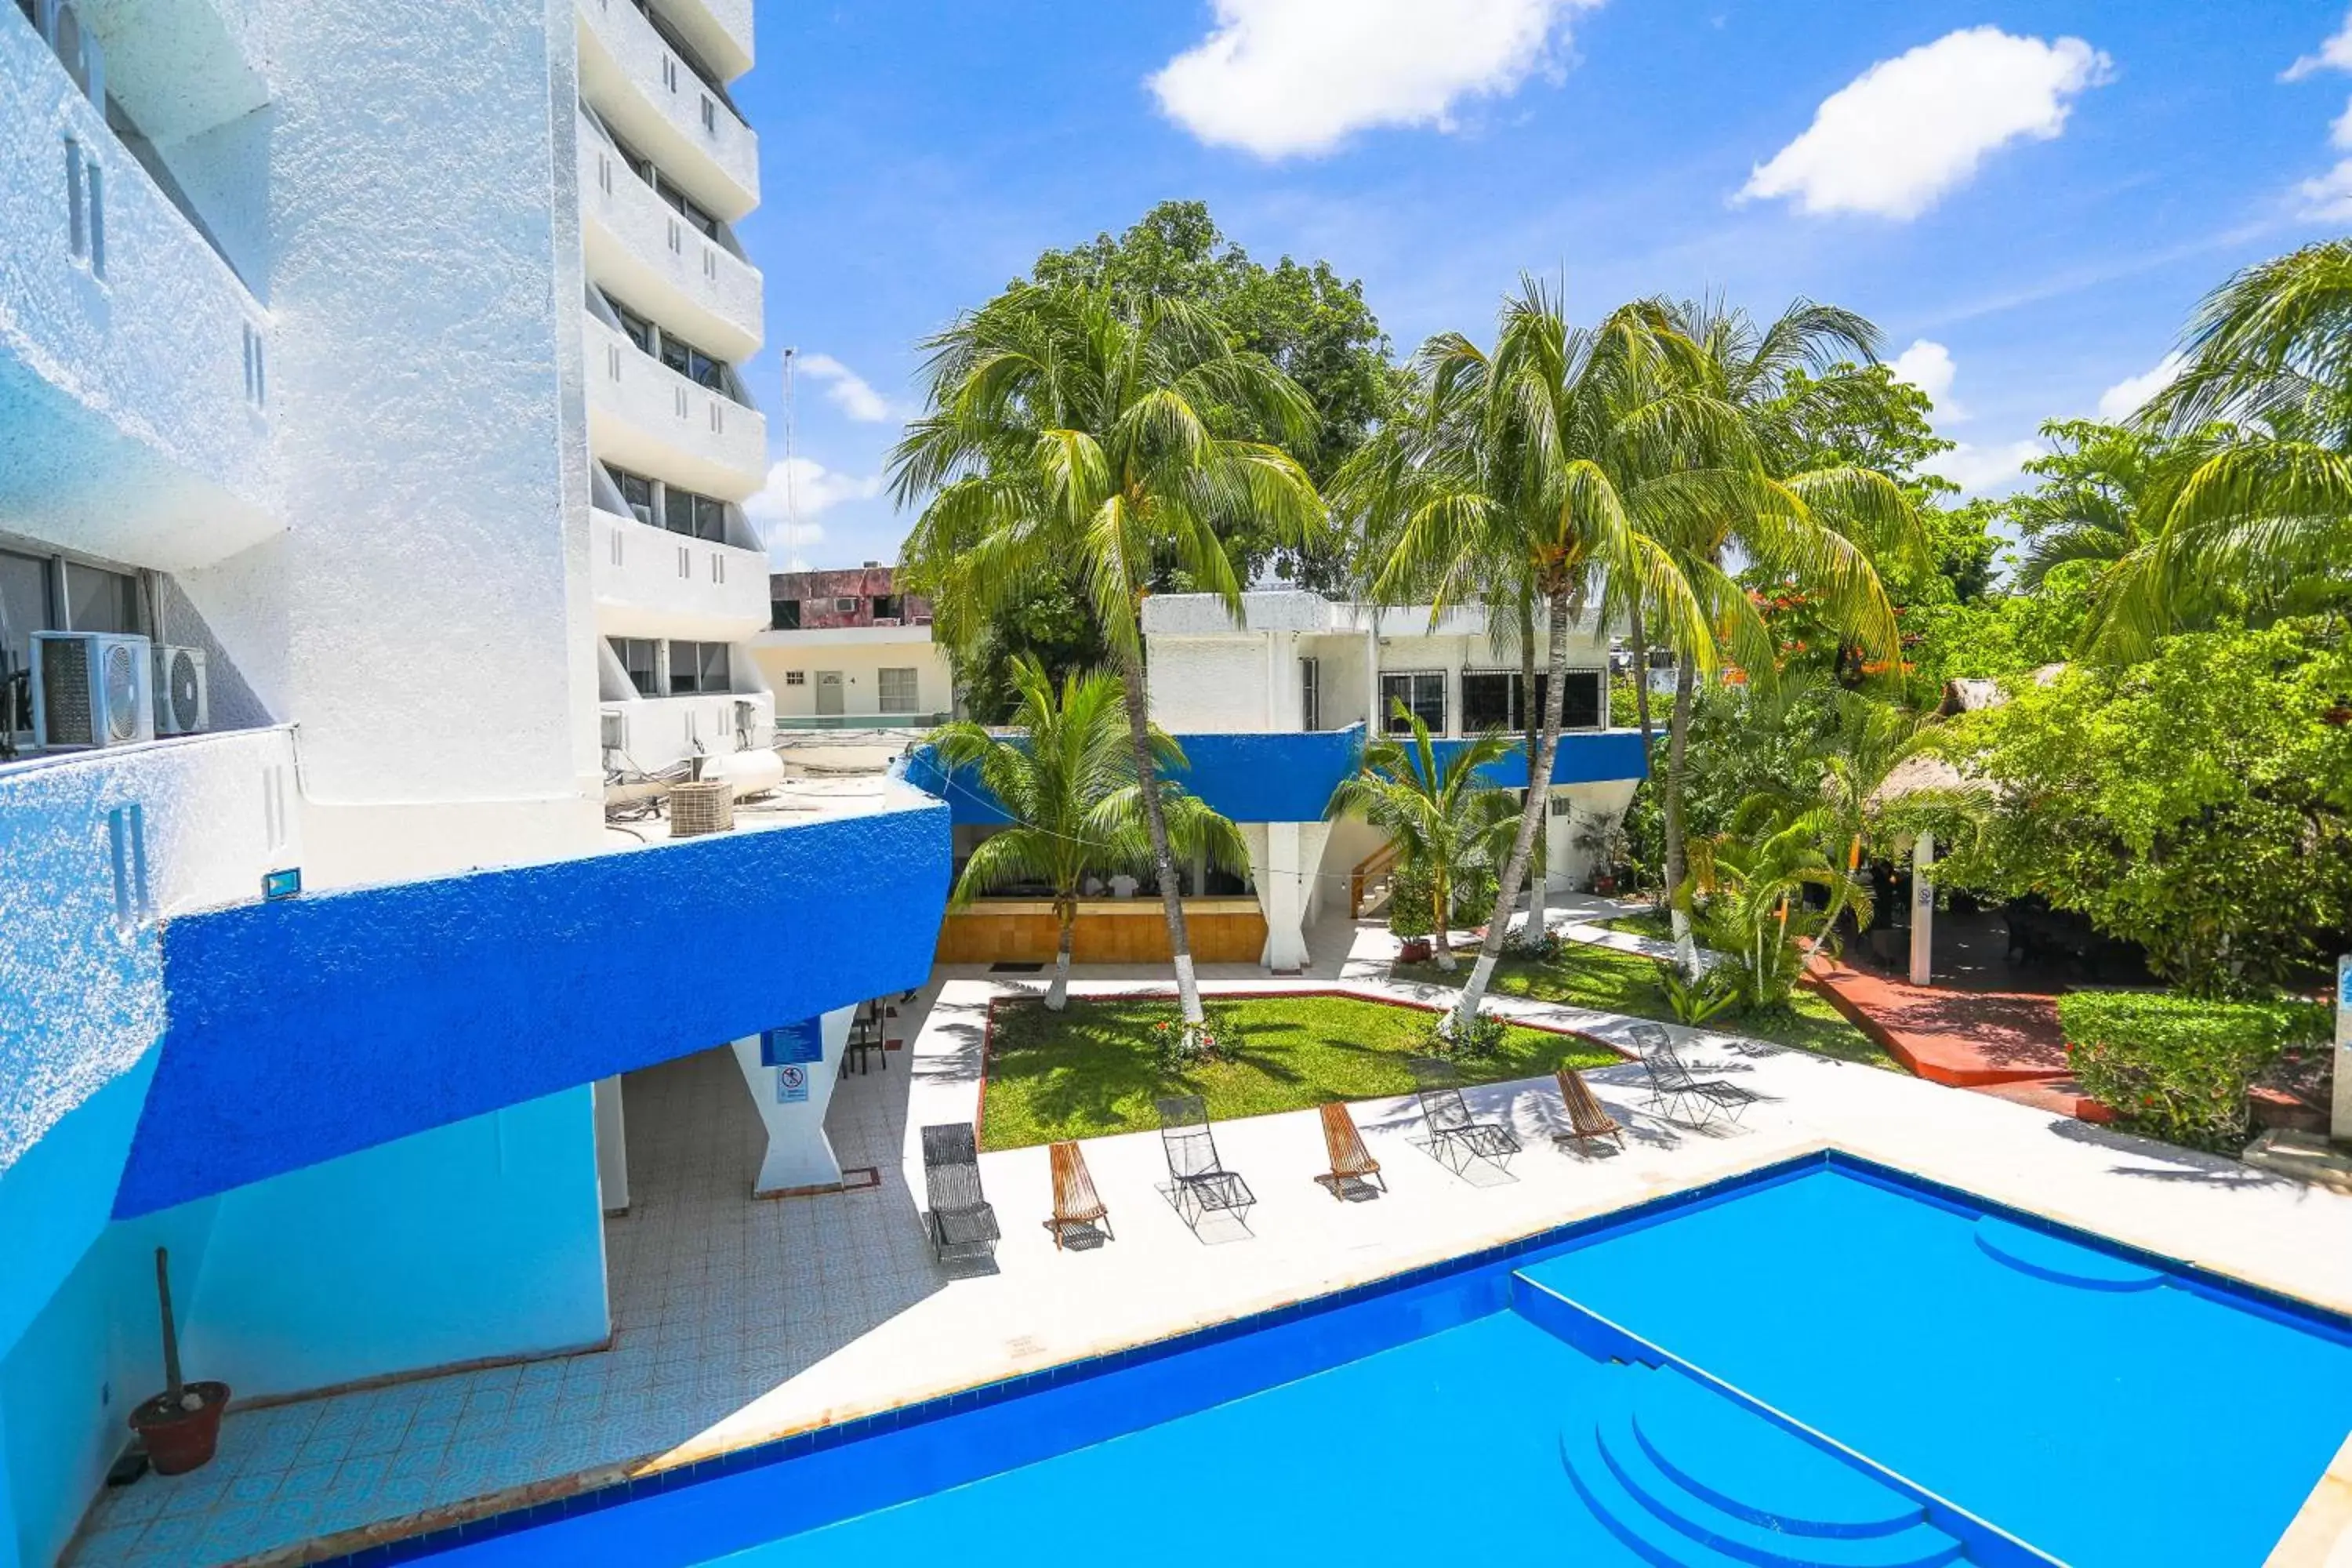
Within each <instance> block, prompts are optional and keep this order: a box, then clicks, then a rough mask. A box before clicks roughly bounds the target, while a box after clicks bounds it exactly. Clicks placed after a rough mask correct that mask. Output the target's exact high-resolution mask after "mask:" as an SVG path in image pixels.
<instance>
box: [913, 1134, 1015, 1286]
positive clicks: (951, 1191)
mask: <svg viewBox="0 0 2352 1568" xmlns="http://www.w3.org/2000/svg"><path fill="white" fill-rule="evenodd" d="M923 1195H924V1197H925V1198H926V1199H927V1200H928V1201H929V1205H930V1213H929V1216H928V1223H929V1226H930V1232H931V1256H932V1258H935V1259H937V1260H939V1261H940V1262H945V1261H946V1259H947V1255H948V1254H949V1253H950V1252H961V1253H965V1254H970V1253H972V1252H974V1251H975V1250H976V1251H978V1252H979V1253H980V1254H981V1255H982V1256H983V1257H994V1256H995V1253H996V1242H997V1236H998V1232H997V1228H996V1210H995V1209H993V1208H992V1207H990V1206H989V1202H988V1200H987V1198H985V1197H983V1196H982V1195H981V1191H980V1146H979V1142H978V1141H977V1140H976V1139H975V1138H974V1137H973V1136H972V1131H971V1122H969V1121H945V1122H940V1123H939V1124H938V1125H936V1126H931V1127H926V1128H924V1129H923Z"/></svg>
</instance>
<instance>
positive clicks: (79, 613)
mask: <svg viewBox="0 0 2352 1568" xmlns="http://www.w3.org/2000/svg"><path fill="white" fill-rule="evenodd" d="M64 569H65V578H66V618H67V623H68V625H69V626H72V627H73V629H74V630H76V631H78V632H136V631H138V630H140V629H141V624H140V623H141V616H140V614H139V579H138V578H136V577H133V576H131V574H129V573H127V572H109V571H107V570H105V569H104V568H103V567H99V566H84V565H82V564H81V563H79V562H76V561H68V562H66V563H64Z"/></svg>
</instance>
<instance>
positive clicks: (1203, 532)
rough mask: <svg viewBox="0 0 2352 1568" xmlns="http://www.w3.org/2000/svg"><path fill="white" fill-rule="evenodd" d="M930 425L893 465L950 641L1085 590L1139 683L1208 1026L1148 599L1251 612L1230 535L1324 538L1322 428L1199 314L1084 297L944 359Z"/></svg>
mask: <svg viewBox="0 0 2352 1568" xmlns="http://www.w3.org/2000/svg"><path fill="white" fill-rule="evenodd" d="M925 346H926V347H927V348H928V349H929V353H930V360H929V365H928V368H927V373H926V374H927V375H928V378H929V398H928V406H929V412H928V413H927V414H925V415H924V416H923V417H921V418H919V419H918V420H916V421H914V423H912V424H911V425H909V426H908V427H907V432H906V435H905V436H904V437H902V438H901V439H900V440H899V442H898V446H897V447H896V448H895V449H894V450H893V451H892V453H891V458H890V468H891V483H892V493H893V495H894V497H895V498H896V500H898V503H899V504H900V505H902V506H904V505H908V504H911V503H912V502H914V501H915V500H917V499H918V498H923V497H928V498H929V500H928V502H927V503H926V504H925V506H924V508H923V511H922V515H921V517H920V518H919V519H918V520H917V521H916V524H915V527H914V530H913V531H912V533H911V534H910V536H909V537H908V541H907V545H906V551H905V554H906V559H907V561H908V564H909V565H911V566H913V567H914V568H915V569H916V575H917V576H918V577H919V578H920V579H922V580H923V581H925V582H927V583H928V584H930V586H931V588H932V591H933V594H934V603H935V605H936V612H935V613H936V615H937V617H938V618H937V622H936V624H937V626H939V628H940V635H941V636H942V637H945V638H947V639H948V640H950V642H955V643H959V644H961V645H964V646H969V645H970V644H971V642H972V641H974V640H975V639H976V638H977V637H978V636H979V635H980V632H981V629H982V626H984V625H985V623H986V621H987V619H988V617H989V616H990V615H991V614H992V613H993V612H994V611H996V610H997V609H999V608H1000V607H1002V606H1003V605H1005V604H1007V603H1009V602H1011V601H1013V600H1014V599H1016V598H1018V597H1019V596H1020V595H1022V594H1024V592H1026V591H1028V589H1029V588H1030V586H1031V585H1032V584H1034V583H1035V582H1038V581H1041V580H1043V579H1045V578H1047V577H1049V576H1052V577H1061V578H1067V577H1068V576H1070V575H1073V574H1075V576H1076V579H1077V581H1078V582H1079V584H1081V585H1082V586H1083V587H1084V589H1085V592H1086V595H1087V599H1088V601H1089V603H1090V605H1091V607H1092V609H1093V612H1094V615H1095V617H1096V619H1097V622H1098V623H1099V625H1100V627H1101V631H1102V636H1103V640H1104V643H1105V644H1106V646H1107V647H1108V648H1109V650H1110V655H1111V658H1112V659H1113V661H1114V662H1115V664H1116V665H1117V667H1118V672H1119V675H1120V677H1121V685H1122V691H1123V694H1124V698H1125V701H1126V707H1127V719H1128V739H1129V750H1131V751H1132V752H1133V753H1134V757H1135V772H1136V783H1137V786H1138V788H1139V792H1140V795H1141V799H1142V805H1143V816H1144V826H1145V829H1146V832H1147V834H1148V837H1149V838H1150V848H1151V866H1152V869H1153V871H1154V873H1155V875H1156V877H1157V879H1158V881H1159V884H1160V899H1161V901H1162V903H1163V905H1164V907H1165V909H1166V911H1167V919H1168V942H1169V948H1170V951H1171V952H1172V953H1173V955H1174V966H1175V971H1176V986H1177V991H1178V993H1179V994H1180V995H1181V998H1182V1005H1183V1014H1184V1019H1185V1022H1186V1024H1187V1026H1191V1027H1198V1026H1199V1025H1200V1024H1201V1022H1202V1013H1201V994H1200V987H1199V985H1198V984H1197V983H1196V982H1195V980H1194V978H1193V973H1192V944H1191V942H1190V941H1189V939H1188V938H1187V936H1186V934H1185V930H1184V905H1183V901H1182V898H1181V892H1180V889H1179V884H1178V881H1177V877H1176V863H1175V860H1174V858H1173V856H1172V854H1171V845H1170V839H1169V830H1168V816H1167V812H1166V810H1165V808H1164V806H1163V805H1162V783H1161V777H1160V774H1161V771H1162V769H1161V765H1160V757H1159V756H1158V754H1157V753H1156V751H1155V748H1154V745H1153V742H1152V740H1151V722H1150V702H1149V699H1148V696H1147V694H1146V691H1145V687H1144V663H1143V633H1142V602H1143V598H1144V595H1146V594H1147V593H1148V592H1149V591H1150V589H1151V588H1152V587H1153V586H1155V585H1156V584H1159V583H1160V582H1161V581H1162V580H1163V579H1164V578H1166V577H1167V576H1168V575H1169V574H1171V573H1174V574H1181V575H1182V577H1183V578H1184V579H1185V580H1186V581H1187V582H1188V583H1189V584H1190V585H1191V586H1192V588H1193V589H1195V590H1198V591H1202V592H1207V593H1212V594H1215V595H1219V596H1220V597H1221V598H1223V600H1224V602H1225V604H1226V605H1227V606H1228V608H1229V609H1230V610H1232V611H1233V612H1234V613H1236V614H1237V613H1238V612H1239V609H1240V604H1241V584H1240V583H1239V582H1238V581H1237V580H1236V579H1235V576H1234V568H1233V563H1232V562H1231V560H1230V559H1229V558H1228V557H1227V555H1226V552H1225V549H1224V546H1223V542H1221V539H1220V533H1219V531H1220V529H1221V528H1231V527H1233V526H1234V525H1235V524H1237V523H1239V522H1240V521H1244V520H1252V521H1255V522H1256V523H1257V524H1258V525H1259V527H1260V528H1261V529H1262V530H1266V531H1272V532H1273V533H1274V534H1275V535H1276V537H1277V538H1279V539H1281V540H1283V541H1284V542H1290V543H1294V544H1304V543H1305V542H1307V539H1308V538H1309V536H1310V535H1312V534H1314V533H1315V532H1316V531H1318V529H1319V528H1320V526H1321V523H1322V520H1323V509H1322V502H1321V500H1320V498H1318V495H1317V494H1316V490H1315V486H1314V484H1313V483H1312V482H1311V481H1310V480H1309V479H1307V474H1306V471H1305V470H1304V469H1302V468H1300V467H1299V465H1298V463H1297V460H1296V459H1295V458H1292V457H1291V456H1290V454H1289V453H1288V452H1287V451H1286V450H1284V449H1283V448H1282V447H1276V446H1273V445H1270V444H1267V443H1265V442H1261V441H1255V440H1244V439H1241V438H1239V437H1234V436H1231V435H1228V434H1225V433H1223V426H1224V424H1225V422H1226V421H1228V420H1243V421H1246V422H1248V423H1249V427H1251V428H1255V429H1262V430H1270V431H1277V432H1280V434H1281V436H1282V438H1283V440H1284V441H1285V442H1286V443H1287V444H1288V445H1290V446H1293V447H1296V446H1297V445H1299V444H1301V443H1303V442H1304V441H1306V440H1307V438H1308V437H1310V435H1311V434H1312V431H1313V429H1314V426H1315V412H1314V409H1313V407H1312V406H1311V405H1309V403H1308V401H1307V396H1306V395H1305V394H1304V393H1302V392H1301V391H1299V389H1298V387H1297V384H1295V383H1294V382H1292V381H1291V379H1290V378H1289V377H1288V376H1286V375H1285V374H1282V372H1281V371H1279V370H1277V369H1276V367H1275V366H1274V365H1273V364H1272V363H1270V362H1268V361H1267V360H1266V359H1265V356H1264V355H1262V354H1255V353H1243V352H1241V351H1239V350H1237V349H1235V348H1234V345H1233V342H1232V339H1231V337H1230V336H1229V335H1228V334H1227V332H1226V331H1225V330H1224V328H1223V326H1222V325H1221V324H1220V323H1219V322H1218V321H1217V320H1216V319H1215V318H1214V317H1213V316H1211V315H1209V314H1207V313H1206V312H1204V311H1202V310H1200V309H1199V308H1198V307H1196V306H1193V305H1191V304H1187V303H1184V302H1181V301H1177V300H1151V301H1148V302H1146V303H1144V304H1142V305H1141V306H1139V307H1129V306H1128V305H1125V304H1122V303H1121V302H1120V301H1118V300H1116V299H1114V298H1113V297H1112V296H1111V295H1110V294H1108V293H1106V292H1103V291H1100V290H1096V289H1077V288H1023V289H1014V290H1013V292H1012V293H1010V294H1007V295H1005V296H1003V298H1001V299H999V300H996V301H995V302H993V303H992V304H991V305H990V306H988V307H987V308H986V309H985V310H980V311H976V312H973V313H971V314H968V315H966V316H964V317H962V318H961V319H960V320H959V321H957V322H956V323H955V325H953V326H952V327H950V328H949V329H948V330H947V331H944V332H941V333H940V334H939V335H938V336H937V337H934V338H932V339H930V340H929V342H927V343H926V345H925Z"/></svg>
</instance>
